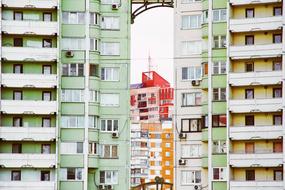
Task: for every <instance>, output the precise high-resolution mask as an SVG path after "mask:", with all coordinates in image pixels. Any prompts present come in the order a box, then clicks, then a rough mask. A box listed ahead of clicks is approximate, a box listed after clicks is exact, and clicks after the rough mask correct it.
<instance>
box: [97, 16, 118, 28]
mask: <svg viewBox="0 0 285 190" xmlns="http://www.w3.org/2000/svg"><path fill="white" fill-rule="evenodd" d="M101 29H104V30H119V29H120V17H114V16H103V17H102V19H101Z"/></svg>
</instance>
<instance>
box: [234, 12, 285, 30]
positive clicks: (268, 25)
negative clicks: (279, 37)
mask: <svg viewBox="0 0 285 190" xmlns="http://www.w3.org/2000/svg"><path fill="white" fill-rule="evenodd" d="M281 28H282V16H273V17H265V18H242V19H230V31H231V32H252V31H266V30H278V29H279V30H280V29H281Z"/></svg>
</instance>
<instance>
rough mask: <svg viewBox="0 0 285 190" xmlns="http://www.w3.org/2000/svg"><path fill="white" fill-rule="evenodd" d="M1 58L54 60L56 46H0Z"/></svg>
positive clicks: (10, 59)
mask: <svg viewBox="0 0 285 190" xmlns="http://www.w3.org/2000/svg"><path fill="white" fill-rule="evenodd" d="M2 59H4V60H8V61H47V62H48V61H56V60H57V48H34V47H2Z"/></svg>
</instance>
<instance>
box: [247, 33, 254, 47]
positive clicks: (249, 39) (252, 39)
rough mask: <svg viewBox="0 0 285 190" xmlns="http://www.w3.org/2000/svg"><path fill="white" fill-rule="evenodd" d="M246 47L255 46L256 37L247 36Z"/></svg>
mask: <svg viewBox="0 0 285 190" xmlns="http://www.w3.org/2000/svg"><path fill="white" fill-rule="evenodd" d="M245 45H254V36H253V35H246V36H245Z"/></svg>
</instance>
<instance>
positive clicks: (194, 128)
mask: <svg viewBox="0 0 285 190" xmlns="http://www.w3.org/2000/svg"><path fill="white" fill-rule="evenodd" d="M201 131H202V125H201V119H182V120H181V132H182V133H192V132H201Z"/></svg>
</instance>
